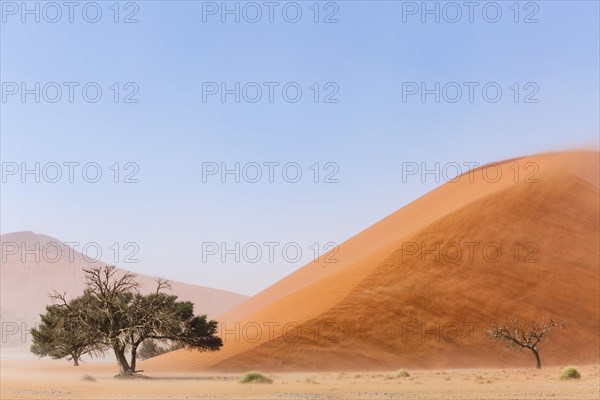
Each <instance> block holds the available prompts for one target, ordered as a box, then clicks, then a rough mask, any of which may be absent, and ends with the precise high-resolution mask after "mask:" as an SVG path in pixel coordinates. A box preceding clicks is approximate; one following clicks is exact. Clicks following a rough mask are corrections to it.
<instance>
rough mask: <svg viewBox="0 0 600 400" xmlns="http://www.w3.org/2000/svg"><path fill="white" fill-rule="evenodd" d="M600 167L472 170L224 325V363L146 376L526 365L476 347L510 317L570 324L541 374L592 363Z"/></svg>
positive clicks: (535, 162)
mask: <svg viewBox="0 0 600 400" xmlns="http://www.w3.org/2000/svg"><path fill="white" fill-rule="evenodd" d="M599 166H600V164H599V154H598V152H592V151H578V152H569V153H553V154H543V155H538V156H532V157H524V158H520V159H513V160H507V161H504V162H502V163H499V164H497V167H498V171H497V170H496V168H495V167H492V168H488V169H486V168H480V169H477V170H474V171H471V172H470V173H467V174H465V175H463V176H461V177H460V179H458V180H457V181H456V182H448V183H446V184H444V185H442V186H440V187H439V188H437V189H435V190H433V191H432V192H430V193H428V194H427V195H425V196H423V197H421V198H419V199H418V200H416V201H414V202H413V203H411V204H409V205H407V206H405V207H403V208H402V209H400V210H398V211H396V212H395V213H393V214H391V215H389V216H388V217H386V218H384V219H383V220H381V221H379V222H378V223H376V224H374V225H372V226H371V227H369V228H368V229H366V230H364V231H363V232H361V233H360V234H358V235H356V236H354V237H353V238H351V239H349V240H348V241H346V242H345V243H343V244H342V245H340V248H339V252H338V253H337V254H336V257H335V258H337V259H338V260H339V263H337V264H332V263H325V262H324V257H321V258H320V259H318V260H315V261H314V262H312V263H310V264H308V265H306V266H304V267H303V268H301V269H299V270H298V271H296V272H294V273H292V274H290V275H289V276H287V277H286V278H284V279H282V280H281V281H279V282H277V283H276V284H274V285H272V286H271V287H269V288H267V289H266V290H264V291H263V292H261V293H259V294H258V295H256V296H254V297H252V298H250V299H248V300H247V301H245V302H244V303H242V304H240V305H239V306H237V307H235V308H233V309H232V310H230V311H229V312H227V313H225V314H223V315H222V316H221V317H220V318H219V320H220V321H223V323H224V324H225V326H223V331H222V334H221V336H222V337H223V338H224V341H225V346H224V348H223V349H222V350H221V351H219V352H216V353H208V354H207V353H197V352H190V351H186V350H181V351H177V352H174V353H170V354H166V355H164V356H161V357H158V358H156V359H153V360H149V361H147V362H145V363H144V365H143V368H144V369H146V370H147V371H152V370H161V369H163V370H177V369H182V370H200V369H215V370H223V371H242V370H250V369H260V370H267V371H268V370H343V369H347V370H364V369H387V368H398V367H408V368H460V367H492V366H500V367H504V366H532V365H534V361H533V356H532V355H531V354H530V353H526V352H523V353H516V352H514V351H510V352H508V351H503V350H502V346H501V345H500V344H494V343H490V342H489V340H488V339H487V338H486V337H485V331H486V326H487V325H488V324H490V323H493V322H497V321H498V322H500V321H503V320H505V319H506V318H509V317H516V316H519V315H520V316H521V319H522V320H524V321H531V320H532V319H536V320H537V319H541V318H544V317H550V318H554V319H558V320H560V321H562V322H563V323H564V324H565V328H564V329H563V330H559V331H556V332H554V333H553V334H552V335H551V336H550V338H549V339H548V340H547V341H546V342H545V343H544V345H543V347H542V351H541V354H542V363H543V364H545V365H547V364H553V365H559V364H566V363H580V364H583V363H597V362H598V361H599V350H600V346H599V337H598V332H599V330H600V324H599V320H600V314H599V303H598V300H599V296H600V288H599V286H600V275H599V258H600V249H599V239H600V237H599V227H600V226H599V217H600V214H599V208H600V207H599V185H598V181H599ZM499 171H501V175H500V176H499V177H498V178H496V176H497V175H496V173H497V172H499ZM516 171H518V176H517V175H516ZM436 246H438V247H436ZM458 251H460V257H459V254H458ZM484 251H485V253H484ZM498 251H500V252H501V253H498ZM496 257H497V259H496ZM236 323H239V325H236Z"/></svg>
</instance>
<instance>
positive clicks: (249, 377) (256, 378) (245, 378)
mask: <svg viewBox="0 0 600 400" xmlns="http://www.w3.org/2000/svg"><path fill="white" fill-rule="evenodd" d="M240 382H241V383H273V380H272V379H271V378H267V377H266V376H264V375H263V374H261V373H260V372H246V373H245V374H244V375H242V377H241V378H240Z"/></svg>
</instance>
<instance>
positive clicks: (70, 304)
mask: <svg viewBox="0 0 600 400" xmlns="http://www.w3.org/2000/svg"><path fill="white" fill-rule="evenodd" d="M84 271H85V273H86V289H85V292H84V294H83V295H82V296H79V297H76V298H73V299H71V300H68V299H67V298H66V295H65V294H58V293H55V294H54V295H53V296H52V297H53V298H54V299H56V300H58V301H59V304H53V305H50V306H48V307H47V309H46V313H45V314H43V315H41V320H42V322H41V324H40V326H39V328H37V329H33V330H32V337H33V344H32V346H31V351H32V352H33V353H35V354H37V355H39V356H50V357H53V358H68V359H73V360H74V362H75V364H77V360H78V359H79V358H80V357H81V356H82V355H83V354H92V355H98V354H103V353H104V352H105V351H106V350H108V349H112V350H113V352H114V354H115V357H116V359H117V363H118V365H119V375H121V376H132V375H134V374H135V373H136V372H139V371H137V370H136V368H137V365H136V362H137V352H138V348H139V346H140V345H141V344H142V343H143V342H144V341H146V340H152V341H157V342H165V343H168V344H169V345H171V346H175V347H183V348H187V349H195V350H200V351H213V350H218V349H220V348H221V346H222V345H223V342H222V340H221V338H219V337H217V336H215V334H216V332H217V322H216V321H213V320H211V321H208V320H207V318H206V315H195V314H194V305H193V304H192V303H191V302H189V301H179V300H178V299H177V296H175V295H172V294H169V293H166V291H167V290H169V289H170V284H169V282H168V281H165V280H163V279H157V285H156V290H155V291H154V292H152V293H149V294H142V293H140V292H139V285H138V283H137V282H136V281H135V275H134V274H132V273H129V272H126V273H119V271H118V270H117V269H116V268H115V267H112V266H108V267H95V268H91V269H84ZM126 352H129V353H130V358H129V360H128V359H127V356H126Z"/></svg>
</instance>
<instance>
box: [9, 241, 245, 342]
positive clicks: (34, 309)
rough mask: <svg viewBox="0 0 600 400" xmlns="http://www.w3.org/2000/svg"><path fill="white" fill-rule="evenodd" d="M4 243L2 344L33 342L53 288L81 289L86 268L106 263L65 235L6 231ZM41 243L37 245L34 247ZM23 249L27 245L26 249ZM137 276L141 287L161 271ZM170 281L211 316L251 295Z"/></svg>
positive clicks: (148, 287)
mask: <svg viewBox="0 0 600 400" xmlns="http://www.w3.org/2000/svg"><path fill="white" fill-rule="evenodd" d="M0 244H1V247H0V248H1V249H2V254H1V256H2V258H1V261H2V264H1V268H0V277H1V279H0V280H1V291H0V297H1V309H0V319H1V320H2V324H3V331H2V340H3V343H2V346H3V347H4V348H6V347H22V348H23V347H26V348H28V347H29V344H28V343H29V339H30V337H29V335H28V334H27V332H26V330H28V329H30V328H31V326H33V324H34V323H36V322H38V321H39V314H40V313H42V312H43V311H44V310H45V306H46V305H47V304H49V303H50V300H49V298H48V294H49V293H51V292H53V291H54V290H56V291H58V292H60V293H64V292H66V293H67V295H68V296H78V295H80V294H82V293H83V289H84V283H85V274H84V272H83V268H86V267H88V268H89V267H91V266H98V265H104V264H102V263H100V262H96V263H94V262H91V261H88V260H86V259H85V258H84V257H83V255H82V254H81V253H79V252H77V251H74V250H73V249H71V248H69V247H67V246H66V245H64V244H63V243H62V242H61V241H60V240H57V239H54V238H52V237H49V236H45V235H40V234H36V233H33V232H15V233H7V234H4V235H1V236H0ZM36 246H37V249H38V250H35V249H36ZM24 250H27V251H26V253H25V254H23V251H24ZM36 256H37V257H38V259H37V260H36ZM121 271H122V270H121ZM136 276H137V278H136V279H137V281H138V282H140V284H141V290H142V291H149V290H153V289H154V288H155V284H156V282H155V279H156V277H151V276H148V275H143V274H137V275H136ZM171 284H172V293H174V294H176V295H178V296H179V298H180V299H182V300H189V301H191V302H193V303H194V305H195V310H196V312H199V313H204V314H207V315H208V316H209V317H214V316H216V315H218V314H221V313H223V312H225V311H227V310H228V309H230V308H232V307H234V306H236V305H237V304H239V303H241V302H242V301H243V300H245V299H246V298H247V296H244V295H241V294H237V293H232V292H227V291H224V290H218V289H212V288H208V287H203V286H196V285H190V284H187V283H182V282H176V281H171ZM15 329H17V330H18V332H17V333H15V332H14V330H15Z"/></svg>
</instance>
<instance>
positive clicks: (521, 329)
mask: <svg viewBox="0 0 600 400" xmlns="http://www.w3.org/2000/svg"><path fill="white" fill-rule="evenodd" d="M554 327H557V328H562V327H563V324H562V323H560V322H557V321H555V320H553V319H551V320H549V321H542V322H532V323H531V324H530V325H527V326H525V325H522V324H521V323H520V322H519V319H518V318H517V319H514V320H509V321H508V322H506V323H505V324H504V325H502V326H498V325H496V326H493V327H492V328H491V329H489V330H488V332H487V334H488V338H490V339H494V340H500V341H502V342H504V344H505V345H506V347H507V348H509V349H515V350H517V351H519V352H520V351H522V350H523V349H529V350H531V352H532V353H533V355H534V356H535V361H536V368H537V369H541V368H542V363H541V361H540V350H539V346H540V345H541V343H542V341H543V340H544V338H545V337H546V336H548V335H549V334H550V331H551V330H552V328H554Z"/></svg>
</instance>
